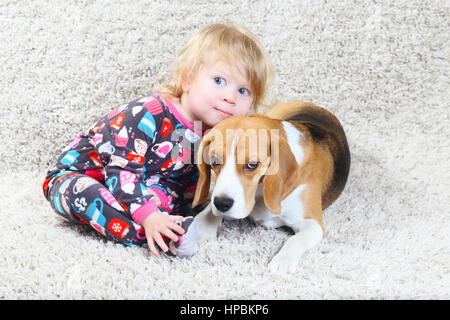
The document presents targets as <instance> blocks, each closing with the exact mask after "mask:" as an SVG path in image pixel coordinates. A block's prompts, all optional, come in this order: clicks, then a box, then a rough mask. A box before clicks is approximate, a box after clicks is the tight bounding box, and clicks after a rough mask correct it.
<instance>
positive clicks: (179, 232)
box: [168, 223, 184, 240]
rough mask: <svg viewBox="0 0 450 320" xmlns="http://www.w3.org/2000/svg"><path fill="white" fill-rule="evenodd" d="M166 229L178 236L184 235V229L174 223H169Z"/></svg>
mask: <svg viewBox="0 0 450 320" xmlns="http://www.w3.org/2000/svg"><path fill="white" fill-rule="evenodd" d="M168 227H169V228H170V229H172V230H173V231H175V232H176V233H178V234H180V235H181V234H184V229H183V228H182V227H181V226H179V225H177V224H176V223H171V224H170V225H168ZM172 240H173V239H172Z"/></svg>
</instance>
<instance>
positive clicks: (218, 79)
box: [214, 77, 225, 84]
mask: <svg viewBox="0 0 450 320" xmlns="http://www.w3.org/2000/svg"><path fill="white" fill-rule="evenodd" d="M214 82H215V83H216V84H225V79H224V78H221V77H215V78H214Z"/></svg>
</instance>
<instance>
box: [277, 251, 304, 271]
mask: <svg viewBox="0 0 450 320" xmlns="http://www.w3.org/2000/svg"><path fill="white" fill-rule="evenodd" d="M286 251H287V250H283V249H282V250H281V251H280V252H279V253H278V254H277V255H275V257H273V259H272V261H270V263H269V271H270V272H272V273H277V274H288V273H294V272H295V270H296V269H297V266H298V262H299V260H300V259H299V257H297V255H295V254H291V253H290V252H286Z"/></svg>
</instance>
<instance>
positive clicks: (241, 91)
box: [239, 88, 250, 96]
mask: <svg viewBox="0 0 450 320" xmlns="http://www.w3.org/2000/svg"><path fill="white" fill-rule="evenodd" d="M239 93H240V94H242V95H244V96H248V95H250V91H248V90H247V89H245V88H240V89H239Z"/></svg>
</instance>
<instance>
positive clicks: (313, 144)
mask: <svg viewBox="0 0 450 320" xmlns="http://www.w3.org/2000/svg"><path fill="white" fill-rule="evenodd" d="M255 133H256V134H255ZM255 137H256V138H255ZM255 139H256V140H255ZM197 160H198V168H199V172H200V177H199V182H198V185H197V190H196V193H195V197H194V202H193V205H194V206H196V205H199V204H202V203H205V202H206V201H207V200H208V199H209V191H210V180H211V169H212V170H213V171H214V173H215V177H216V179H215V185H214V188H213V190H212V194H211V202H210V203H209V204H208V205H207V207H206V209H204V210H203V211H202V212H201V213H199V214H198V215H197V216H196V217H195V221H196V225H197V232H198V242H199V243H201V242H203V241H205V240H207V239H210V238H213V237H215V236H216V234H217V230H218V227H219V226H220V224H221V221H222V218H223V217H230V218H234V219H242V218H246V217H247V216H249V217H250V218H252V219H253V220H254V221H255V222H256V223H257V224H263V225H264V226H267V227H270V228H277V227H281V226H288V227H290V228H291V229H292V230H293V231H294V232H295V235H293V236H292V237H290V238H289V239H288V240H287V241H286V242H285V244H284V245H283V247H282V248H281V250H280V251H279V252H278V254H276V255H275V257H274V258H273V259H272V260H271V262H270V263H269V269H270V270H271V271H273V272H281V273H286V272H294V271H295V269H296V267H297V264H298V262H299V260H300V257H301V256H302V254H303V253H304V252H305V251H306V250H308V249H310V248H311V247H313V246H314V245H316V244H317V243H319V241H320V240H321V239H322V237H323V235H324V227H323V224H322V209H325V208H326V207H328V206H329V205H330V204H331V203H333V201H335V200H336V199H337V197H338V196H339V195H340V193H341V192H342V190H343V188H344V186H345V183H346V181H347V176H348V173H349V168H350V153H349V149H348V145H347V140H346V137H345V133H344V130H343V128H342V126H341V124H340V122H339V121H338V120H337V118H336V117H335V116H334V115H333V114H331V113H330V112H329V111H327V110H326V109H324V108H321V107H318V106H316V105H314V104H311V103H307V102H303V101H290V102H286V103H282V104H279V105H277V106H276V107H274V108H273V109H271V110H270V111H269V112H267V113H266V114H265V115H253V116H250V117H230V118H228V119H226V120H223V121H221V122H220V123H219V124H217V125H216V126H215V127H214V128H213V129H212V130H211V131H210V132H209V133H208V134H207V135H206V136H205V137H204V139H203V141H202V143H201V146H200V150H199V154H198V159H197Z"/></svg>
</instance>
